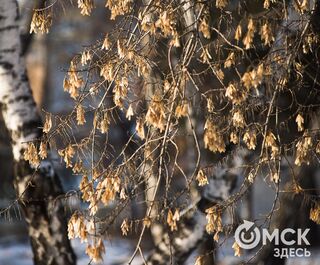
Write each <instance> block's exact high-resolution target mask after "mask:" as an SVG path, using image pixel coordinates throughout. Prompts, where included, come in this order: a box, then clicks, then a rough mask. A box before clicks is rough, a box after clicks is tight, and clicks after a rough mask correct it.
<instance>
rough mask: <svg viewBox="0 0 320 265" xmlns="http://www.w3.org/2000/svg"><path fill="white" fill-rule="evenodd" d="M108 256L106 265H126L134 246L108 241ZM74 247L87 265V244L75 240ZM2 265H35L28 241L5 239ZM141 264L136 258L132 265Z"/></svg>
mask: <svg viewBox="0 0 320 265" xmlns="http://www.w3.org/2000/svg"><path fill="white" fill-rule="evenodd" d="M105 243H106V254H105V256H104V261H103V263H102V264H104V265H117V264H125V263H126V261H127V260H128V257H129V256H130V255H131V254H132V253H133V246H132V244H131V243H130V241H129V240H124V239H121V240H119V239H117V240H111V241H106V242H105ZM72 246H73V248H74V250H75V252H76V255H77V257H78V262H77V264H78V265H87V264H88V263H89V258H88V257H87V255H86V254H85V246H86V245H85V244H81V243H80V242H79V241H78V240H73V242H72ZM0 264H5V265H33V261H32V251H31V247H30V245H29V242H28V241H27V240H17V239H16V238H9V237H8V238H5V239H1V240H0ZM137 264H141V260H140V259H139V258H136V259H135V260H134V262H133V263H132V265H137Z"/></svg>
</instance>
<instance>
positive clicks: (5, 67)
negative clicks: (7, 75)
mask: <svg viewBox="0 0 320 265" xmlns="http://www.w3.org/2000/svg"><path fill="white" fill-rule="evenodd" d="M0 66H2V67H3V68H4V69H6V70H11V69H12V68H13V65H12V64H11V63H9V62H1V61H0Z"/></svg>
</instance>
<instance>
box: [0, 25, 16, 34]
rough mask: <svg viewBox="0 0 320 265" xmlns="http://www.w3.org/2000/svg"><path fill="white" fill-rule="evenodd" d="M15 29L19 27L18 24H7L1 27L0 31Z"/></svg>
mask: <svg viewBox="0 0 320 265" xmlns="http://www.w3.org/2000/svg"><path fill="white" fill-rule="evenodd" d="M13 29H19V26H18V25H10V26H6V27H4V28H0V32H2V31H7V30H13Z"/></svg>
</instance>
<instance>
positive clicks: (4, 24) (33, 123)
mask: <svg viewBox="0 0 320 265" xmlns="http://www.w3.org/2000/svg"><path fill="white" fill-rule="evenodd" d="M0 103H1V106H2V113H3V118H4V122H5V125H6V127H7V129H8V131H9V134H10V137H11V146H12V151H13V157H14V172H15V176H14V186H15V189H16V193H17V196H18V197H19V202H20V206H21V208H22V210H23V213H24V216H25V219H26V222H27V224H28V232H29V236H30V239H31V244H32V249H33V253H34V262H35V264H37V265H40V264H41V265H42V264H52V265H53V264H57V265H68V264H75V255H74V253H73V251H72V248H71V246H70V242H69V240H68V238H67V231H66V222H65V217H64V212H63V207H62V205H61V202H60V201H59V200H56V198H57V196H58V195H61V194H63V191H62V186H61V183H60V181H59V178H58V176H57V175H56V173H55V172H54V169H53V167H52V165H51V163H50V161H42V162H41V165H40V167H39V169H38V170H37V171H35V169H34V168H32V167H30V165H29V164H28V163H27V162H26V161H24V159H23V152H24V150H25V148H26V142H28V141H31V140H34V139H37V138H40V137H41V134H42V132H41V129H40V126H41V118H40V116H39V114H38V113H37V109H36V105H35V102H34V99H33V97H32V93H31V90H30V86H29V83H28V78H27V76H26V69H25V65H24V58H22V56H21V42H20V30H19V11H18V4H17V2H16V1H15V0H0Z"/></svg>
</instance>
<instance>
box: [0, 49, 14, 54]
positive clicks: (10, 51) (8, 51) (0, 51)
mask: <svg viewBox="0 0 320 265" xmlns="http://www.w3.org/2000/svg"><path fill="white" fill-rule="evenodd" d="M14 52H16V49H15V48H11V49H0V53H14Z"/></svg>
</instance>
